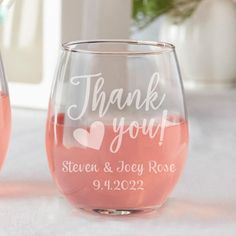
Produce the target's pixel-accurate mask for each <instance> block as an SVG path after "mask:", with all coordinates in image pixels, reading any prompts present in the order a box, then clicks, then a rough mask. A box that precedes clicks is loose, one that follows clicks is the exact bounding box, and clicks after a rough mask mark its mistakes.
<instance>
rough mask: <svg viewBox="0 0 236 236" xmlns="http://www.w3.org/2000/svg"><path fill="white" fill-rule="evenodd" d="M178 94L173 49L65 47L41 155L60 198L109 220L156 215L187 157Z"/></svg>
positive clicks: (111, 44)
mask: <svg viewBox="0 0 236 236" xmlns="http://www.w3.org/2000/svg"><path fill="white" fill-rule="evenodd" d="M183 93H184V92H183V86H182V81H181V77H180V72H179V67H178V64H177V59H176V54H175V50H174V46H173V45H171V44H168V43H158V42H143V41H142V42H141V41H123V40H113V41H82V42H81V41H79V42H71V43H67V44H64V45H63V49H62V53H61V57H60V60H59V65H58V68H57V71H56V79H55V82H54V85H53V88H52V94H51V98H50V102H49V109H48V121H47V131H46V148H47V154H48V161H49V166H50V170H51V173H52V175H53V177H54V179H55V182H56V184H57V186H58V188H59V189H60V191H61V192H62V193H63V194H64V195H65V197H66V198H67V199H68V200H69V201H70V202H71V203H72V204H73V205H75V206H76V207H78V208H82V209H86V210H90V211H93V212H98V213H101V214H110V215H124V214H125V215H126V214H132V213H137V212H145V211H151V210H154V209H156V208H157V207H160V206H161V205H162V204H163V203H164V202H165V201H166V199H167V197H168V196H169V194H170V193H171V191H172V190H173V188H174V186H175V185H176V183H177V181H178V179H179V176H180V175H181V173H182V170H183V167H184V164H185V160H186V157H187V147H188V122H187V116H186V108H185V101H184V94H183Z"/></svg>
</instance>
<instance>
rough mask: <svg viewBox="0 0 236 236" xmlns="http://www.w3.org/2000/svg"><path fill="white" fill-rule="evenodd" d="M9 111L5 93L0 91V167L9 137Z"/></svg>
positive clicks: (7, 98) (8, 102)
mask: <svg viewBox="0 0 236 236" xmlns="http://www.w3.org/2000/svg"><path fill="white" fill-rule="evenodd" d="M10 127H11V111H10V101H9V97H8V96H7V95H4V94H2V93H1V92H0V168H1V167H2V164H3V162H4V160H5V157H6V152H7V148H8V143H9V138H10Z"/></svg>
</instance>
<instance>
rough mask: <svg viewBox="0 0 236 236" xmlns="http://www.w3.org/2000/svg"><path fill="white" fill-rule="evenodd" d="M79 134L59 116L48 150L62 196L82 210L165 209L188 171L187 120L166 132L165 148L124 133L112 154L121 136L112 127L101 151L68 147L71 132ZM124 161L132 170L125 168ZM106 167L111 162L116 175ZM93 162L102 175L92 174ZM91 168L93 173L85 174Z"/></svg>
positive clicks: (48, 138) (50, 127)
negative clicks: (115, 138) (110, 146)
mask: <svg viewBox="0 0 236 236" xmlns="http://www.w3.org/2000/svg"><path fill="white" fill-rule="evenodd" d="M74 129H75V127H74V128H73V127H66V126H65V125H64V116H63V114H60V115H59V116H58V117H57V123H54V121H53V118H51V120H48V125H47V136H46V147H47V153H48V161H49V166H50V169H51V172H52V175H53V177H54V179H55V181H56V183H57V185H58V187H59V189H60V191H61V192H62V193H63V194H64V195H65V196H66V198H68V199H69V201H70V202H72V203H73V204H74V205H75V206H77V207H80V208H85V209H146V208H151V207H155V206H159V205H161V204H162V203H163V202H164V201H165V200H166V198H167V196H168V195H169V194H170V192H171V191H172V189H173V187H174V186H175V184H176V182H177V180H178V178H179V176H180V174H181V172H182V169H183V166H184V163H185V160H186V155H187V146H188V127H187V122H186V121H181V122H180V123H178V124H175V125H171V126H169V127H166V129H165V136H164V142H163V144H162V145H161V146H159V145H158V141H159V139H158V138H157V139H150V138H149V137H148V136H147V135H144V134H142V133H139V135H138V137H137V138H136V139H131V138H130V136H129V134H128V133H127V134H124V136H123V141H122V145H121V148H120V150H119V151H118V152H117V153H111V152H110V150H109V145H110V143H111V140H112V139H113V138H114V137H115V134H114V131H113V128H112V126H106V127H105V134H104V139H103V142H102V145H101V148H100V150H94V149H91V148H85V147H83V146H81V145H79V144H78V145H74V146H70V145H69V146H66V145H65V143H67V141H66V139H67V138H68V136H67V135H66V133H67V134H70V133H71V136H72V133H73V130H74ZM88 131H89V129H88ZM122 161H123V163H125V164H126V167H127V168H126V169H122V168H120V169H119V167H121V166H122V164H121V162H122ZM106 162H109V163H110V166H111V167H112V170H113V173H105V172H104V171H103V170H104V165H105V163H106ZM63 163H64V164H63ZM65 163H66V164H65ZM88 163H89V164H94V165H95V166H96V168H97V169H99V171H98V172H93V171H92V172H89V171H91V170H94V169H96V168H94V169H93V167H91V165H88ZM155 163H156V168H155V167H154V166H155ZM76 164H77V166H76ZM83 165H84V166H83ZM138 165H139V167H140V168H139V170H140V171H139V172H138V171H137V169H138V168H137V166H138ZM78 166H80V168H82V169H83V168H84V169H83V171H81V170H80V171H78V168H79V167H78ZM131 166H132V167H131ZM142 166H143V171H141V169H142V168H141V167H142ZM151 167H153V168H151ZM86 168H87V171H88V172H86V171H84V170H85V169H86ZM131 169H132V171H131ZM75 170H76V171H77V172H76V171H75ZM118 170H120V171H118ZM121 170H123V171H121ZM155 170H156V172H155Z"/></svg>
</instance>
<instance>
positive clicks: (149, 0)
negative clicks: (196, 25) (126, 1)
mask: <svg viewBox="0 0 236 236" xmlns="http://www.w3.org/2000/svg"><path fill="white" fill-rule="evenodd" d="M200 1H201V0H133V19H134V22H135V26H136V27H137V28H143V27H145V26H146V25H148V24H149V23H151V22H152V21H153V20H155V19H156V18H157V17H158V16H160V15H162V14H165V13H168V14H171V15H172V16H173V17H174V18H175V20H176V22H179V21H182V20H185V19H186V18H187V17H189V16H191V15H192V13H193V12H194V10H195V8H196V7H197V5H198V4H199V2H200Z"/></svg>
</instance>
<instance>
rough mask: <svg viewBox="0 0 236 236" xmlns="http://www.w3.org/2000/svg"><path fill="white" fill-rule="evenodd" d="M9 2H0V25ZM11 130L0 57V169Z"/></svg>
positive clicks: (5, 83) (5, 84)
mask: <svg viewBox="0 0 236 236" xmlns="http://www.w3.org/2000/svg"><path fill="white" fill-rule="evenodd" d="M12 3H13V1H11V0H2V1H0V24H1V23H2V21H3V20H4V18H5V17H6V13H7V10H8V9H9V8H10V6H11V5H12ZM10 130H11V108H10V99H9V93H8V87H7V81H6V78H5V73H4V68H3V63H2V58H1V56H0V168H1V167H2V165H3V162H4V160H5V158H6V153H7V148H8V144H9V139H10Z"/></svg>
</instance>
